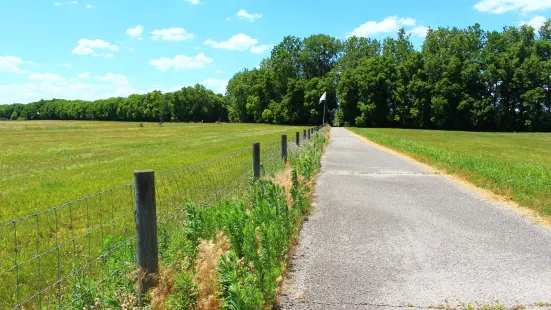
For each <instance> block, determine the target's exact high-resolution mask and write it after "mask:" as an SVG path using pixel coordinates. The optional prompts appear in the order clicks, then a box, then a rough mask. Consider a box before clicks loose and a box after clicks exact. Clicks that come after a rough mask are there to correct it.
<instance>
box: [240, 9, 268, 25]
mask: <svg viewBox="0 0 551 310" xmlns="http://www.w3.org/2000/svg"><path fill="white" fill-rule="evenodd" d="M236 16H237V17H239V18H240V19H246V20H248V21H250V22H251V23H252V22H254V21H256V20H257V19H259V18H261V17H262V14H258V13H254V14H250V13H249V12H247V11H245V10H239V12H237V15H236Z"/></svg>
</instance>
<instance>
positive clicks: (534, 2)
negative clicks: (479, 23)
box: [474, 0, 551, 14]
mask: <svg viewBox="0 0 551 310" xmlns="http://www.w3.org/2000/svg"><path fill="white" fill-rule="evenodd" d="M474 8H475V9H476V10H477V11H480V12H488V13H493V14H503V13H506V12H511V11H515V12H516V11H520V12H521V13H524V14H525V13H530V12H535V11H543V10H547V9H549V8H551V0H481V1H480V2H478V3H477V4H475V5H474Z"/></svg>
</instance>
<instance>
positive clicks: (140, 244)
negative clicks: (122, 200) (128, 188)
mask: <svg viewBox="0 0 551 310" xmlns="http://www.w3.org/2000/svg"><path fill="white" fill-rule="evenodd" d="M134 221H135V224H136V248H137V259H138V267H139V268H140V270H141V272H142V274H141V275H140V279H139V281H140V287H139V288H140V303H141V296H143V294H144V293H145V292H147V291H148V290H149V289H150V288H152V287H154V286H155V285H156V283H155V282H156V279H155V277H152V276H153V275H155V274H158V273H159V248H158V243H157V205H156V202H155V173H154V171H153V170H141V171H135V172H134Z"/></svg>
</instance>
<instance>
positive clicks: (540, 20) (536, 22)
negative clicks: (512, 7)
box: [520, 16, 547, 31]
mask: <svg viewBox="0 0 551 310" xmlns="http://www.w3.org/2000/svg"><path fill="white" fill-rule="evenodd" d="M546 21H547V17H544V16H534V17H533V18H532V19H530V20H529V21H527V22H522V23H520V25H528V26H532V27H534V29H535V30H536V31H538V30H539V29H540V28H541V26H543V24H545V22H546Z"/></svg>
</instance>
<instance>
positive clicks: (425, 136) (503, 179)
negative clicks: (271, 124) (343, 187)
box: [350, 128, 551, 216]
mask: <svg viewBox="0 0 551 310" xmlns="http://www.w3.org/2000/svg"><path fill="white" fill-rule="evenodd" d="M350 130H351V131H353V132H355V133H357V134H359V135H362V136H364V137H366V138H368V139H370V140H372V141H374V142H376V143H379V144H382V145H385V146H387V147H390V148H392V149H394V150H397V151H399V152H402V153H405V154H407V155H409V156H411V157H413V158H415V159H417V160H419V161H421V162H424V163H427V164H429V165H432V166H434V167H436V168H438V169H441V170H444V171H446V172H447V173H450V174H453V175H456V176H459V177H461V178H463V179H466V180H468V181H470V182H471V183H473V184H475V185H476V186H478V187H481V188H484V189H487V190H490V191H492V192H494V193H496V194H498V195H501V196H504V197H506V198H508V199H511V200H514V201H515V202H517V203H519V204H520V205H523V206H526V207H529V208H531V209H533V210H535V211H536V212H538V213H539V214H541V215H545V216H551V134H549V133H497V132H458V131H438V130H434V131H431V130H412V129H381V128H379V129H375V128H350Z"/></svg>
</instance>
